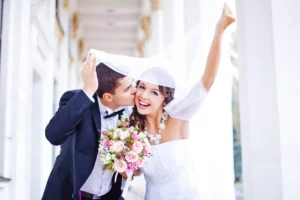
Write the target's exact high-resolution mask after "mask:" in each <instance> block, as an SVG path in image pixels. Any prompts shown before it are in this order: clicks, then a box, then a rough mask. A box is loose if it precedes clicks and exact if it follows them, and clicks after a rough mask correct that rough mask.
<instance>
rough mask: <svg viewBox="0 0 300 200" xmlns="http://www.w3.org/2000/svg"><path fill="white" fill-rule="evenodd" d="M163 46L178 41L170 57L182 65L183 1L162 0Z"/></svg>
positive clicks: (183, 47) (183, 45)
mask: <svg viewBox="0 0 300 200" xmlns="http://www.w3.org/2000/svg"><path fill="white" fill-rule="evenodd" d="M163 13H164V30H163V32H164V46H165V47H167V46H169V45H171V44H175V43H179V45H177V46H178V48H176V47H175V48H174V49H173V50H172V53H171V54H172V55H170V56H172V59H175V60H176V61H177V63H181V64H182V65H184V63H185V53H186V51H185V50H186V45H185V44H184V43H183V41H184V37H185V21H184V19H185V18H184V17H185V16H184V1H182V0H164V1H163Z"/></svg>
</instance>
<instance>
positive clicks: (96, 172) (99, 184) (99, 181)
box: [80, 92, 132, 199]
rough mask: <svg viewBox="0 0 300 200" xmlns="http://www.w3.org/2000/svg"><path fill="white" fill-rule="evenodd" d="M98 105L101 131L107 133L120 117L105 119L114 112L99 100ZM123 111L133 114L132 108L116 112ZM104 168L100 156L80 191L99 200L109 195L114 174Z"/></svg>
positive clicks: (114, 126)
mask: <svg viewBox="0 0 300 200" xmlns="http://www.w3.org/2000/svg"><path fill="white" fill-rule="evenodd" d="M85 93H86V92H85ZM86 95H87V96H88V97H89V98H90V99H91V100H92V101H93V102H94V99H93V98H92V97H91V96H89V95H88V94H87V93H86ZM98 105H99V109H100V117H101V130H102V131H106V130H109V129H111V128H116V126H117V122H118V119H119V118H118V115H116V116H114V117H110V118H107V119H105V118H104V117H105V116H107V115H110V114H111V113H113V112H114V111H113V110H111V109H109V108H107V107H105V106H104V105H103V104H102V103H101V101H100V100H99V99H98ZM121 109H125V110H124V114H128V115H130V114H131V112H132V109H131V108H130V107H120V108H118V109H117V110H115V111H118V110H121ZM102 166H103V165H102V164H101V162H100V156H99V154H98V155H97V158H96V162H95V165H94V168H93V171H92V173H91V174H90V176H89V178H88V179H87V180H86V182H85V183H84V184H83V186H82V187H81V189H80V190H81V191H85V192H88V193H90V194H94V199H99V197H100V196H103V195H105V194H107V193H108V192H109V191H110V190H111V187H112V177H113V172H111V171H109V170H102Z"/></svg>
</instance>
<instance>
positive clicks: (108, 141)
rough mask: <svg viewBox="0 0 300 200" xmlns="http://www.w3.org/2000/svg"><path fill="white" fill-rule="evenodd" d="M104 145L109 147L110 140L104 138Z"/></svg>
mask: <svg viewBox="0 0 300 200" xmlns="http://www.w3.org/2000/svg"><path fill="white" fill-rule="evenodd" d="M103 147H104V148H105V149H109V147H110V140H108V139H104V141H103Z"/></svg>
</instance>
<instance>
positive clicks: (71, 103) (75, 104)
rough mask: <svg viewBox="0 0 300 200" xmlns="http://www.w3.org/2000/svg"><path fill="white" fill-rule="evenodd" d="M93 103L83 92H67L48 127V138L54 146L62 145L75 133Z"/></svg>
mask: <svg viewBox="0 0 300 200" xmlns="http://www.w3.org/2000/svg"><path fill="white" fill-rule="evenodd" d="M92 104H93V101H92V99H91V98H90V97H88V96H87V94H86V93H85V92H84V91H83V90H80V91H78V90H77V91H68V92H65V93H64V94H63V95H62V97H61V99H60V102H59V109H58V111H57V112H56V113H55V115H54V116H53V118H52V119H51V120H50V122H49V123H48V125H47V127H46V138H47V139H48V141H49V142H50V143H51V144H53V145H61V144H62V143H64V141H65V140H66V139H67V137H68V136H69V135H71V134H72V133H74V130H75V128H76V126H77V125H78V123H79V122H80V121H81V120H82V119H83V117H84V115H85V114H86V113H87V111H88V110H89V108H90V107H91V105H92Z"/></svg>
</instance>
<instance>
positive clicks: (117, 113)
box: [104, 109, 125, 119]
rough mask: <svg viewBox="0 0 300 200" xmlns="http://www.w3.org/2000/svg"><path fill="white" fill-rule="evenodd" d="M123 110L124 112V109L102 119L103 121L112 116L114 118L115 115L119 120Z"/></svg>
mask: <svg viewBox="0 0 300 200" xmlns="http://www.w3.org/2000/svg"><path fill="white" fill-rule="evenodd" d="M124 110H125V109H122V110H119V111H116V112H113V113H111V114H110V115H106V116H105V117H104V119H108V118H111V117H114V116H116V115H119V119H121V116H122V115H123V112H124ZM106 112H107V111H106Z"/></svg>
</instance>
